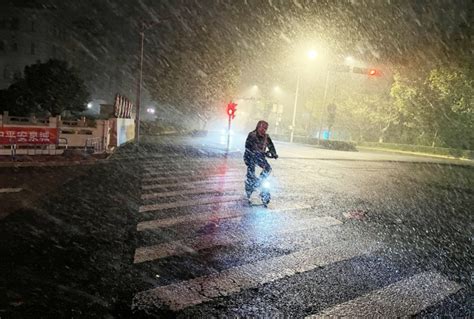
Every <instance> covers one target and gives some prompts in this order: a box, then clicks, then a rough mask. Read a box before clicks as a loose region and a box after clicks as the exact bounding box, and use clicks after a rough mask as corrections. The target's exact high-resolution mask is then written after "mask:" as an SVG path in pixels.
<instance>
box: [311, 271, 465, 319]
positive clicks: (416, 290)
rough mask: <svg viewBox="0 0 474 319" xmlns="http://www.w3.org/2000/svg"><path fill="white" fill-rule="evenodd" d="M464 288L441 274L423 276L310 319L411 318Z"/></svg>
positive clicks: (373, 292)
mask: <svg viewBox="0 0 474 319" xmlns="http://www.w3.org/2000/svg"><path fill="white" fill-rule="evenodd" d="M461 288H462V287H461V286H460V285H459V284H457V283H456V282H453V281H450V280H448V279H447V278H445V277H444V276H442V275H441V274H439V273H437V272H423V273H419V274H416V275H414V276H412V277H409V278H406V279H403V280H400V281H397V282H395V283H393V284H390V285H388V286H386V287H383V288H381V289H378V290H375V291H372V292H370V293H368V294H365V295H363V296H360V297H358V298H355V299H353V300H350V301H348V302H344V303H341V304H338V305H336V306H334V307H331V308H329V309H326V310H323V311H322V312H320V313H318V314H315V315H311V316H308V317H306V319H316V318H341V317H345V318H350V317H353V318H355V317H357V318H363V317H372V316H374V314H376V315H377V316H381V317H385V318H401V317H403V318H404V317H411V316H414V315H416V314H418V313H419V312H420V311H422V310H424V309H426V308H428V307H429V306H431V305H434V304H436V303H438V302H440V301H442V300H443V299H445V298H446V297H448V296H449V295H451V294H454V293H456V292H457V291H458V290H459V289H461Z"/></svg>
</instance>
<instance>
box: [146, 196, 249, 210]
mask: <svg viewBox="0 0 474 319" xmlns="http://www.w3.org/2000/svg"><path fill="white" fill-rule="evenodd" d="M243 199H244V197H243V196H242V195H237V196H236V195H233V196H232V195H231V196H213V197H206V198H199V199H191V200H183V201H176V202H171V203H161V204H151V205H143V206H140V208H139V212H140V213H144V212H150V211H157V210H163V209H170V208H179V207H186V206H196V205H207V204H219V203H226V202H236V201H240V200H243Z"/></svg>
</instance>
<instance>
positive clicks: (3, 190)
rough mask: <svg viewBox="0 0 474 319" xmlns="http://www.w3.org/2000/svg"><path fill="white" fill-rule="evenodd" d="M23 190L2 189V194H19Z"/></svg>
mask: <svg viewBox="0 0 474 319" xmlns="http://www.w3.org/2000/svg"><path fill="white" fill-rule="evenodd" d="M22 190H23V188H0V193H19V192H21V191H22Z"/></svg>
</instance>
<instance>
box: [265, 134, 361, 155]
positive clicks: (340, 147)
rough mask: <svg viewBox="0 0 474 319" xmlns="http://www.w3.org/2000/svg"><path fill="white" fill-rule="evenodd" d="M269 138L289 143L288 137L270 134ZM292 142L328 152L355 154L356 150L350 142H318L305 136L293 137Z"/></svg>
mask: <svg viewBox="0 0 474 319" xmlns="http://www.w3.org/2000/svg"><path fill="white" fill-rule="evenodd" d="M271 136H272V139H274V140H275V141H282V142H289V141H290V138H289V136H286V135H275V134H272V135H271ZM293 141H294V142H295V143H301V144H310V145H318V146H319V147H321V148H326V149H329V150H335V151H349V152H357V148H356V146H355V144H354V143H352V142H346V141H336V140H321V141H319V140H318V139H317V138H313V137H305V136H295V137H294V138H293Z"/></svg>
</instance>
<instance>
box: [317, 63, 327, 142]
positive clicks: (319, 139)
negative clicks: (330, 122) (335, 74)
mask: <svg viewBox="0 0 474 319" xmlns="http://www.w3.org/2000/svg"><path fill="white" fill-rule="evenodd" d="M328 80H329V69H328V70H326V80H325V81H324V83H325V84H324V95H323V107H322V109H321V119H320V120H319V132H318V145H320V144H321V131H322V129H323V116H324V108H325V105H326V97H327V94H328V83H329V81H328Z"/></svg>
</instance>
